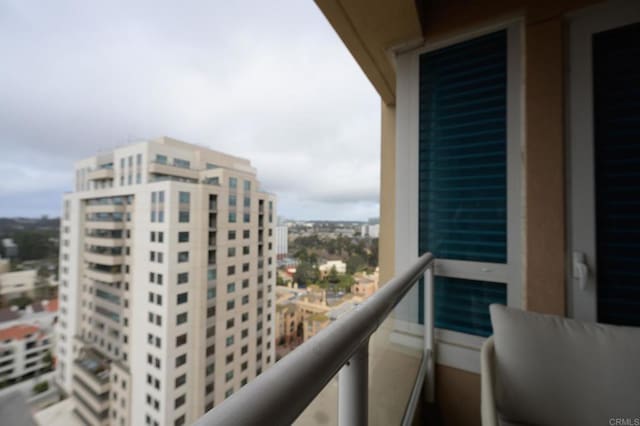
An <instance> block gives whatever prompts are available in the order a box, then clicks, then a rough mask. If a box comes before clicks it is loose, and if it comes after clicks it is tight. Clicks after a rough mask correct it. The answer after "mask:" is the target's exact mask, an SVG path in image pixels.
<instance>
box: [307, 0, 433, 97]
mask: <svg viewBox="0 0 640 426" xmlns="http://www.w3.org/2000/svg"><path fill="white" fill-rule="evenodd" d="M315 2H316V4H317V5H318V7H319V8H320V10H321V11H322V13H324V15H325V16H326V17H327V20H328V21H329V23H330V24H331V26H333V28H334V30H335V31H336V32H337V33H338V35H339V36H340V38H341V39H342V41H343V42H344V44H345V45H346V46H347V48H348V49H349V51H350V52H351V54H352V55H353V57H354V58H355V60H356V62H358V65H360V67H361V68H362V70H363V71H364V73H365V74H366V75H367V77H368V78H369V80H370V81H371V83H372V84H373V86H374V87H375V89H376V90H377V91H378V93H379V94H380V96H381V97H382V100H383V101H384V102H385V103H387V104H389V105H393V104H395V92H396V83H395V82H396V75H395V69H394V65H393V62H392V61H391V60H390V56H389V49H390V48H392V47H396V46H401V45H403V44H412V43H414V42H416V41H419V40H421V39H422V29H421V26H420V18H419V14H418V10H417V8H416V4H415V0H392V1H389V0H315Z"/></svg>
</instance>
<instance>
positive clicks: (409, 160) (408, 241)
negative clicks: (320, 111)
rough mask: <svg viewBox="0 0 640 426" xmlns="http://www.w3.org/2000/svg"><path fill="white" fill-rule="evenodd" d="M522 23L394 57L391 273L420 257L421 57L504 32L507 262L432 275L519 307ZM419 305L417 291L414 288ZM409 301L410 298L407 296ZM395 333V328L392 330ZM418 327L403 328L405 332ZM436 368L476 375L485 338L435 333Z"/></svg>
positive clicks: (410, 312) (444, 266)
mask: <svg viewBox="0 0 640 426" xmlns="http://www.w3.org/2000/svg"><path fill="white" fill-rule="evenodd" d="M523 28H524V26H523V21H522V19H521V18H518V19H512V20H509V21H505V22H502V23H500V24H497V25H492V26H486V27H483V28H479V29H476V30H473V31H469V32H465V33H462V34H460V35H458V36H454V37H450V38H447V39H445V40H441V41H437V42H434V43H425V44H424V45H422V46H420V47H418V48H416V49H413V50H410V51H404V52H399V53H397V54H396V57H395V59H396V73H397V83H396V92H397V93H396V96H397V97H396V164H395V167H396V200H395V201H396V204H395V230H396V238H395V252H396V262H395V268H396V269H395V270H396V271H402V270H405V269H406V268H408V267H409V266H410V265H411V264H412V263H413V262H415V261H416V260H417V258H418V214H419V212H418V210H419V209H418V177H419V162H418V159H419V139H418V132H419V61H420V55H422V54H423V53H426V52H430V51H434V50H438V49H441V48H444V47H447V46H451V45H454V44H458V43H460V42H464V41H466V40H471V39H474V38H477V37H480V36H483V35H486V34H490V33H493V32H496V31H499V30H505V29H506V30H507V94H508V95H507V212H508V222H507V263H506V264H495V263H484V262H464V261H445V260H436V266H435V273H436V275H440V274H444V273H446V275H447V276H455V277H459V278H466V279H474V280H487V281H495V282H502V283H507V286H508V288H507V304H508V305H509V306H514V307H519V308H520V307H522V305H523V297H522V294H523V291H522V282H523V269H522V259H521V256H522V253H523V250H522V230H523V226H522V222H523V220H522V205H523V193H524V191H523V181H522V174H523V162H522V145H523V142H524V128H523V125H522V123H523V122H524V119H523V112H524V108H523V101H524V93H523V87H524V82H523V63H524V56H523V51H524V50H523V42H524V36H523V31H524V29H523ZM412 292H414V296H415V297H412V299H413V300H415V301H417V300H418V297H417V289H413V290H412ZM410 297H411V296H410ZM399 309H401V310H403V311H404V314H405V315H406V316H407V317H409V318H417V317H418V304H417V302H416V303H411V304H406V303H403V304H402V305H401V306H400V307H399ZM425 309H426V307H425ZM396 328H397V327H396ZM418 329H419V332H420V334H422V333H423V332H424V330H423V327H422V326H417V325H416V324H413V325H411V326H409V325H407V327H406V329H405V330H404V331H405V332H409V333H411V332H415V331H417V330H418ZM435 339H436V345H437V347H436V351H437V352H436V353H437V358H436V361H437V363H438V364H442V365H446V366H450V367H454V368H459V369H462V370H466V371H471V372H474V373H479V372H480V349H481V347H482V344H483V342H484V341H485V338H482V337H479V336H474V335H469V334H465V333H460V332H455V331H451V330H443V329H436V330H435Z"/></svg>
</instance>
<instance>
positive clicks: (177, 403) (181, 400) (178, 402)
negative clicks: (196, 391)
mask: <svg viewBox="0 0 640 426" xmlns="http://www.w3.org/2000/svg"><path fill="white" fill-rule="evenodd" d="M185 399H186V398H185V397H184V394H183V395H180V396H179V397H177V398H176V400H175V404H174V408H178V407H182V406H183V405H184V401H185Z"/></svg>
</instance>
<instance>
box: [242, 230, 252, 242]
mask: <svg viewBox="0 0 640 426" xmlns="http://www.w3.org/2000/svg"><path fill="white" fill-rule="evenodd" d="M250 236H251V231H249V230H248V229H245V230H244V231H242V238H244V239H245V240H246V239H248V238H249V237H250Z"/></svg>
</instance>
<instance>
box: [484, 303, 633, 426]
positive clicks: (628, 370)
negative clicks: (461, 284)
mask: <svg viewBox="0 0 640 426" xmlns="http://www.w3.org/2000/svg"><path fill="white" fill-rule="evenodd" d="M490 311H491V323H492V324H493V332H494V341H495V358H496V359H495V361H496V363H495V376H496V377H495V380H496V381H495V384H496V406H497V409H498V412H499V416H500V418H501V419H503V420H504V421H505V422H506V423H524V424H534V425H594V426H595V425H598V426H599V425H609V424H635V423H633V422H634V421H636V420H635V419H639V420H638V421H640V328H636V327H619V326H612V325H604V324H595V323H585V322H580V321H576V320H572V319H567V318H562V317H558V316H554V315H542V314H536V313H532V312H526V311H522V310H518V309H513V308H508V307H505V306H502V305H491V307H490ZM610 419H614V420H612V421H615V419H631V421H632V423H610Z"/></svg>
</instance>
